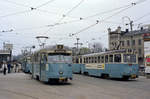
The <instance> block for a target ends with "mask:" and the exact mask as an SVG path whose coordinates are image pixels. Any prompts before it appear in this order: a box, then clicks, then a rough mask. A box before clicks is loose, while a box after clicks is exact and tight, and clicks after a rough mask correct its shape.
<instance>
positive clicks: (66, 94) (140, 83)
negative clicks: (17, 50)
mask: <svg viewBox="0 0 150 99" xmlns="http://www.w3.org/2000/svg"><path fill="white" fill-rule="evenodd" d="M0 99H150V79H146V78H145V77H139V78H138V79H137V80H130V81H120V80H112V79H101V78H95V77H88V76H83V75H74V79H73V80H72V81H69V83H67V84H44V83H42V82H39V81H36V80H33V79H31V76H30V75H28V74H24V73H13V74H7V75H6V76H4V75H2V74H0Z"/></svg>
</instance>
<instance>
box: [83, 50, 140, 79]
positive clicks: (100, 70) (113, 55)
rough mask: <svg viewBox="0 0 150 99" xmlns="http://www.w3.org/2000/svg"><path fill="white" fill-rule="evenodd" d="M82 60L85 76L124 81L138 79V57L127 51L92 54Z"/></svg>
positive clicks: (84, 56)
mask: <svg viewBox="0 0 150 99" xmlns="http://www.w3.org/2000/svg"><path fill="white" fill-rule="evenodd" d="M82 58H83V59H82V60H83V64H85V69H84V71H83V72H84V74H88V75H91V76H99V77H109V78H124V79H129V78H132V79H135V78H137V77H138V70H139V69H138V68H139V66H138V60H137V55H136V54H133V53H127V52H126V51H125V50H115V51H108V52H101V53H92V54H87V55H83V56H82Z"/></svg>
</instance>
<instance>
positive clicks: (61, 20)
mask: <svg viewBox="0 0 150 99" xmlns="http://www.w3.org/2000/svg"><path fill="white" fill-rule="evenodd" d="M83 1H84V0H81V1H80V2H79V3H78V4H77V5H75V6H74V7H73V8H72V9H70V10H69V11H68V12H67V13H66V14H64V15H63V16H62V17H61V19H60V20H58V22H56V23H55V24H57V23H60V22H61V21H62V20H63V19H64V18H65V17H66V16H68V15H69V14H70V13H71V12H72V11H73V10H75V9H76V8H77V7H79V6H80V5H81V4H82V2H83ZM50 29H51V28H49V29H48V30H47V31H46V32H44V34H46V33H47V32H48V31H49V30H50Z"/></svg>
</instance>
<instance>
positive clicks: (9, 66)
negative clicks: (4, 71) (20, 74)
mask: <svg viewBox="0 0 150 99" xmlns="http://www.w3.org/2000/svg"><path fill="white" fill-rule="evenodd" d="M7 67H8V73H10V72H11V63H10V62H8V64H7Z"/></svg>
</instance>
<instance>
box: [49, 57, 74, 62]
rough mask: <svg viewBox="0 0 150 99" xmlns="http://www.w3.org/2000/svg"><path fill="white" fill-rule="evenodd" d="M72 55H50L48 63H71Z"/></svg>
mask: <svg viewBox="0 0 150 99" xmlns="http://www.w3.org/2000/svg"><path fill="white" fill-rule="evenodd" d="M71 62H72V58H71V56H64V55H51V56H48V63H71Z"/></svg>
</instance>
